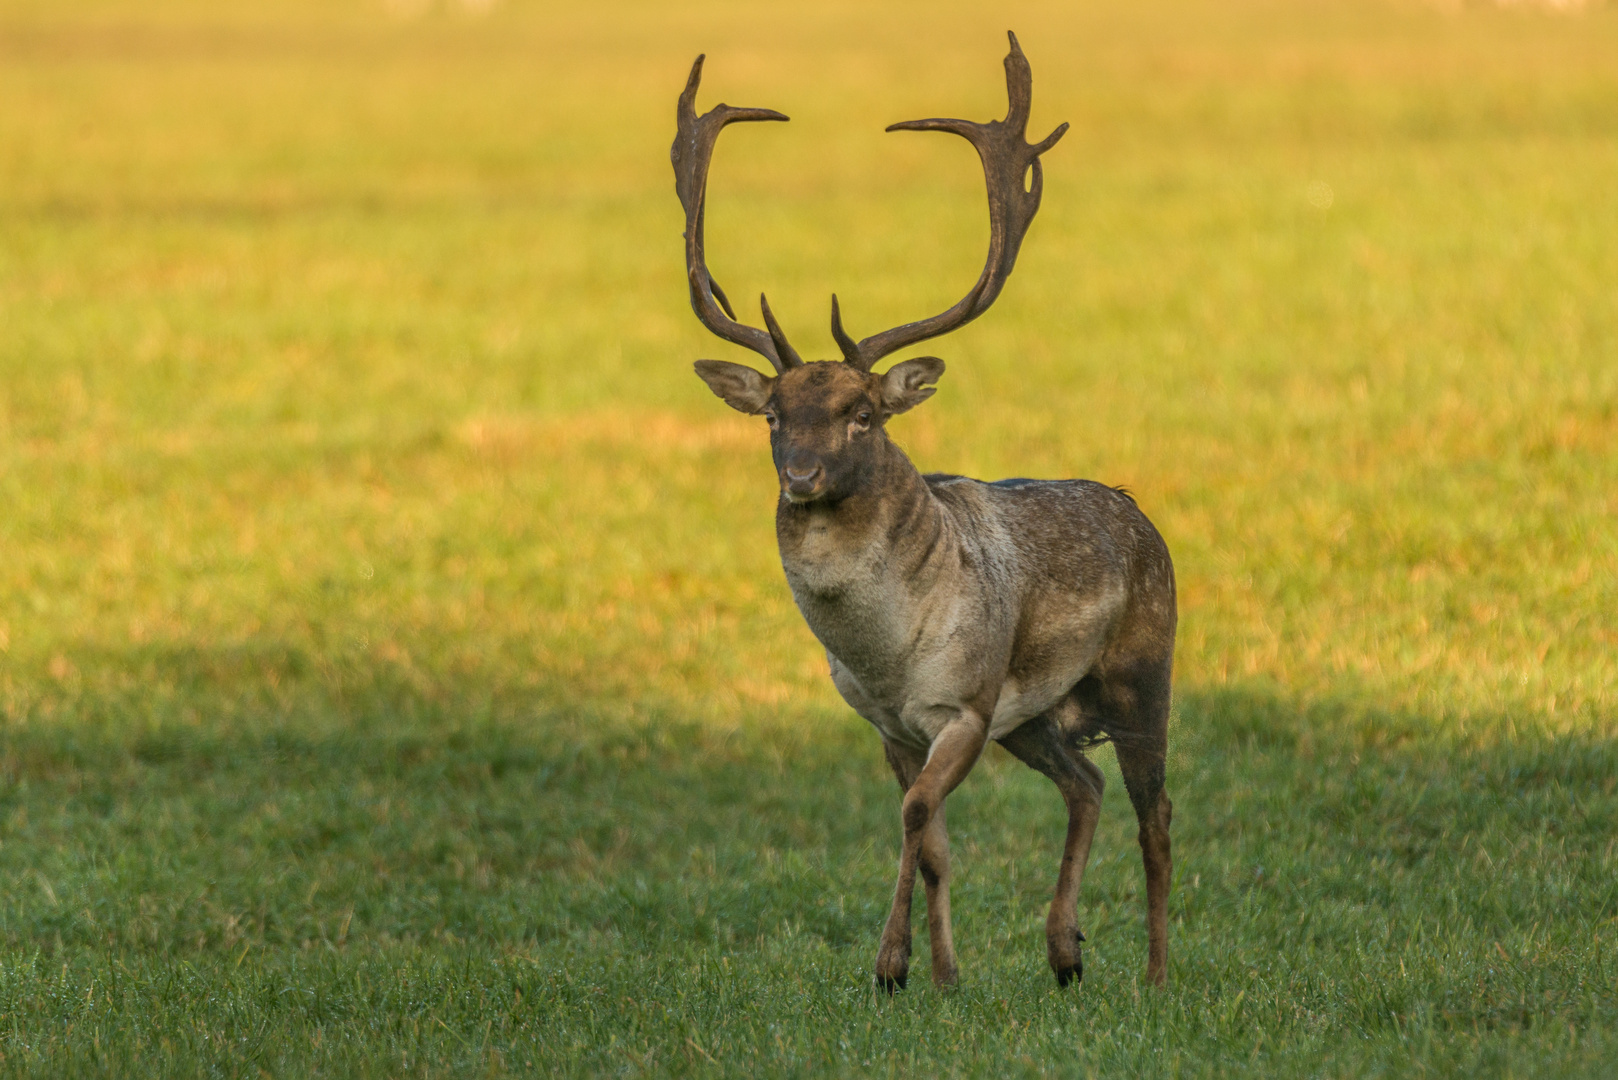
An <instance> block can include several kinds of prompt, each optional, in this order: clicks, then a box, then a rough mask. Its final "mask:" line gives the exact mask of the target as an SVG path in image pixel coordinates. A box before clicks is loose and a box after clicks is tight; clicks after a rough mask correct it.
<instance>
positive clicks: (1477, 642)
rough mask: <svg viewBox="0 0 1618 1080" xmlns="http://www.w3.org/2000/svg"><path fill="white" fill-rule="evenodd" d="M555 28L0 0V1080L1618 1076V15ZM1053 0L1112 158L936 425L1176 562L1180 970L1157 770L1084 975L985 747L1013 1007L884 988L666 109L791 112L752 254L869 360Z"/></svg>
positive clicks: (1073, 152)
mask: <svg viewBox="0 0 1618 1080" xmlns="http://www.w3.org/2000/svg"><path fill="white" fill-rule="evenodd" d="M549 7H550V6H548V5H540V4H524V3H520V2H518V0H511V2H509V3H505V4H499V5H496V6H495V7H494V8H493V9H492V10H491V11H490V12H489V13H487V14H486V15H483V16H477V15H474V14H469V13H468V11H467V10H466V9H464V8H463V7H462V6H461V5H459V4H437V5H428V6H427V8H426V10H425V12H424V13H421V14H418V15H414V16H412V15H410V14H409V11H410V10H411V9H412V5H410V4H407V3H393V4H391V5H390V4H386V3H383V2H381V0H378V2H376V3H374V4H371V3H365V2H358V0H357V2H354V3H350V4H317V3H313V2H309V3H288V4H280V5H274V6H270V5H250V4H245V3H243V4H217V3H213V4H203V3H200V2H197V3H188V2H182V0H165V2H163V3H158V4H139V5H137V4H134V3H130V2H127V0H85V2H83V3H79V4H75V5H71V6H65V5H60V4H53V3H44V2H31V0H4V2H0V1073H5V1074H57V1075H76V1076H82V1075H96V1074H106V1075H135V1074H139V1075H147V1074H155V1075H162V1074H175V1075H194V1074H199V1073H203V1074H209V1073H217V1074H221V1075H255V1074H259V1073H260V1072H261V1071H262V1072H263V1073H268V1074H270V1075H286V1076H299V1075H309V1074H321V1075H376V1076H397V1075H420V1074H426V1075H445V1074H448V1075H456V1074H485V1073H487V1074H493V1075H500V1074H502V1073H513V1074H523V1073H533V1074H553V1073H564V1074H567V1073H572V1074H595V1073H612V1074H629V1075H661V1074H667V1073H697V1074H735V1075H749V1076H752V1075H776V1074H780V1075H791V1074H803V1075H811V1074H843V1075H862V1076H863V1075H869V1074H889V1073H914V1072H921V1071H923V1070H926V1071H936V1072H942V1073H947V1074H969V1075H995V1076H998V1075H1002V1074H1028V1075H1035V1074H1039V1075H1044V1074H1072V1075H1092V1074H1093V1075H1098V1076H1099V1075H1149V1076H1219V1075H1226V1074H1228V1073H1231V1072H1234V1071H1238V1070H1247V1071H1252V1072H1258V1073H1270V1074H1277V1075H1293V1074H1298V1075H1323V1076H1359V1075H1380V1074H1387V1075H1400V1076H1405V1075H1423V1074H1425V1075H1449V1074H1460V1075H1484V1076H1510V1075H1520V1076H1528V1075H1536V1076H1537V1075H1588V1076H1603V1075H1611V1072H1612V1068H1613V1066H1612V1064H1611V1062H1612V1061H1613V1060H1618V949H1615V945H1618V790H1615V788H1618V659H1615V647H1618V630H1615V625H1618V624H1615V620H1614V617H1613V614H1612V613H1613V612H1614V611H1615V610H1618V530H1615V528H1614V526H1613V522H1614V521H1615V520H1618V293H1615V291H1614V290H1613V288H1612V282H1614V281H1618V196H1615V194H1614V189H1613V178H1614V177H1615V176H1618V12H1614V11H1613V10H1610V9H1609V8H1608V7H1603V6H1596V7H1592V8H1590V9H1587V10H1584V11H1582V12H1580V13H1577V14H1572V15H1561V16H1558V15H1551V14H1547V13H1545V12H1543V11H1540V10H1537V9H1532V8H1526V9H1520V10H1517V9H1513V10H1505V11H1502V10H1495V9H1492V8H1470V7H1466V8H1461V9H1460V10H1457V11H1449V12H1446V11H1441V10H1438V9H1436V8H1431V7H1425V6H1419V5H1408V6H1382V5H1377V4H1372V3H1364V4H1355V5H1349V4H1340V3H1322V4H1308V5H1303V4H1295V5H1294V4H1279V3H1261V2H1258V0H1252V2H1245V0H1244V2H1243V3H1240V4H1234V5H1233V4H1195V3H1189V2H1187V3H1174V4H1153V5H1148V6H1144V7H1143V6H1141V5H1124V4H1117V5H1091V6H1083V7H1076V6H1075V5H1071V4H1057V3H1037V4H1026V5H1012V7H1011V8H1009V9H1008V8H1005V7H1004V6H1003V5H1002V6H1000V7H992V6H989V5H970V4H944V5H938V4H932V5H917V4H904V5H885V6H881V8H880V10H877V9H876V6H874V5H868V4H867V5H853V4H849V5H835V4H821V5H815V6H813V7H812V8H811V7H810V6H808V5H804V6H802V7H801V8H800V9H799V10H796V11H787V10H776V9H775V8H771V7H761V6H760V5H756V4H754V5H743V4H739V3H719V2H713V3H706V4H702V5H697V6H692V5H680V6H674V7H670V6H666V5H652V4H627V3H625V4H618V5H595V6H593V7H592V6H583V7H573V8H569V9H567V10H562V11H552V10H549ZM1008 25H1010V26H1012V27H1014V28H1015V29H1016V30H1017V31H1018V32H1019V36H1020V37H1021V39H1022V41H1023V43H1024V46H1025V48H1026V49H1027V51H1028V54H1029V57H1030V60H1031V61H1032V63H1033V66H1034V70H1035V77H1036V97H1035V119H1034V126H1036V127H1039V128H1040V132H1039V133H1040V134H1043V132H1044V131H1045V130H1048V128H1049V127H1050V126H1053V125H1054V124H1055V123H1056V122H1058V121H1060V120H1064V119H1065V120H1070V121H1072V122H1073V125H1074V127H1073V131H1072V132H1071V133H1070V134H1069V135H1068V136H1067V138H1066V139H1065V140H1064V141H1063V143H1062V144H1061V145H1060V146H1059V147H1058V148H1057V149H1056V150H1055V151H1053V152H1052V153H1051V155H1050V156H1049V157H1048V159H1047V189H1046V196H1045V205H1044V208H1043V210H1042V212H1041V215H1040V217H1039V219H1038V221H1037V223H1036V224H1035V225H1034V227H1033V229H1032V230H1031V232H1030V234H1029V238H1028V241H1027V243H1026V245H1025V247H1024V250H1023V254H1022V257H1021V260H1020V262H1019V266H1018V270H1017V273H1016V275H1015V276H1014V277H1013V279H1012V282H1011V285H1010V287H1009V288H1008V290H1007V292H1006V294H1005V295H1004V296H1003V297H1002V299H1001V300H1000V301H999V303H998V304H997V306H996V308H995V310H994V312H993V313H992V314H991V315H989V316H988V317H986V318H985V319H983V320H980V321H979V322H977V323H974V324H973V325H972V326H971V327H969V328H967V329H965V330H964V331H962V332H961V333H959V334H957V335H955V336H954V337H952V338H951V339H949V340H948V341H946V342H941V343H939V345H938V348H937V351H939V352H940V353H941V355H943V356H944V357H945V358H946V359H947V360H948V361H949V364H950V370H949V373H948V375H947V376H946V377H945V380H944V382H943V384H942V385H941V389H940V393H939V394H938V396H937V397H936V398H935V399H934V400H933V401H931V402H929V403H928V404H927V405H926V406H925V407H924V408H922V409H920V410H918V411H917V412H916V413H914V414H911V415H908V416H906V417H904V418H903V419H902V420H899V421H897V422H896V423H895V425H894V432H895V434H896V436H897V438H898V439H899V440H900V441H901V442H902V443H903V444H904V445H905V446H907V447H908V448H910V449H911V451H912V453H913V456H914V457H915V458H916V459H917V461H918V464H920V465H921V466H922V467H924V468H929V469H949V470H959V471H965V472H971V473H976V474H979V475H987V476H997V475H1035V476H1038V475H1047V476H1056V475H1064V476H1065V475H1080V476H1090V477H1094V478H1096V479H1101V480H1105V481H1108V482H1112V483H1122V484H1127V485H1128V486H1129V487H1130V488H1131V489H1132V490H1133V491H1135V492H1136V494H1137V496H1138V498H1139V499H1140V501H1141V504H1142V506H1143V507H1144V508H1145V509H1146V510H1147V512H1148V513H1149V514H1150V515H1151V516H1152V518H1153V520H1154V521H1156V522H1157V523H1158V525H1159V526H1160V528H1161V529H1162V531H1163V533H1164V535H1165V536H1166V537H1167V538H1168V540H1169V543H1170V546H1171V548H1172V550H1173V551H1174V554H1175V558H1176V563H1177V567H1178V570H1179V576H1180V582H1181V590H1182V593H1181V607H1182V629H1181V638H1180V649H1179V654H1178V660H1177V663H1178V669H1177V675H1178V679H1177V705H1176V714H1175V720H1174V726H1173V729H1172V730H1173V733H1172V738H1173V740H1174V749H1173V753H1172V757H1171V762H1170V773H1169V785H1170V791H1171V793H1172V795H1173V797H1174V799H1175V805H1176V814H1175V844H1176V857H1177V862H1176V884H1175V892H1174V896H1173V900H1172V905H1171V927H1170V934H1171V938H1170V986H1169V989H1168V990H1167V991H1165V992H1154V991H1152V990H1150V989H1148V988H1146V987H1143V986H1142V985H1141V983H1140V975H1141V971H1142V968H1143V965H1144V959H1145V942H1144V933H1143V929H1142V926H1141V909H1142V906H1143V904H1142V897H1141V891H1142V886H1141V875H1140V868H1139V860H1138V856H1137V854H1136V848H1135V844H1134V835H1133V833H1134V830H1133V817H1132V814H1131V813H1130V812H1129V809H1128V804H1127V799H1125V798H1124V796H1123V792H1122V785H1121V784H1120V783H1118V782H1116V775H1115V772H1114V771H1113V768H1112V761H1111V756H1110V754H1109V753H1108V752H1106V751H1102V752H1100V753H1099V755H1098V759H1099V760H1100V761H1101V763H1102V765H1103V767H1104V768H1105V769H1106V770H1107V771H1108V773H1109V775H1110V776H1112V777H1113V780H1114V782H1113V783H1111V784H1110V786H1109V788H1108V792H1107V805H1106V809H1105V812H1104V816H1103V821H1102V826H1101V830H1100V832H1099V834H1098V838H1097V843H1096V848H1095V854H1094V857H1093V860H1092V864H1091V870H1090V873H1089V875H1088V877H1087V879H1086V883H1085V889H1084V894H1083V897H1082V901H1081V903H1082V907H1081V925H1083V926H1084V928H1085V931H1086V933H1087V934H1088V935H1089V938H1090V943H1091V944H1090V947H1089V948H1088V950H1087V954H1086V960H1087V963H1086V978H1085V981H1084V983H1083V985H1082V987H1081V988H1078V989H1077V990H1076V992H1075V991H1069V992H1059V991H1057V990H1056V988H1055V985H1054V980H1053V979H1052V978H1051V976H1050V973H1049V971H1048V970H1047V969H1046V966H1045V961H1044V947H1043V910H1044V905H1045V902H1046V900H1047V897H1048V893H1049V889H1050V888H1051V886H1052V884H1053V883H1054V877H1055V870H1056V858H1057V854H1058V848H1059V844H1060V838H1061V834H1062V829H1063V817H1062V813H1061V807H1060V801H1059V799H1058V798H1057V797H1056V794H1055V792H1054V790H1052V789H1051V788H1050V786H1049V784H1048V783H1047V782H1046V781H1045V780H1044V779H1043V778H1041V777H1039V776H1037V775H1035V774H1033V773H1031V772H1029V771H1027V770H1025V769H1023V768H1022V767H1021V766H1020V765H1017V764H1016V763H1014V762H1011V761H1009V759H1007V758H1006V756H1005V755H1003V754H1001V753H999V752H997V751H996V752H993V753H991V754H990V755H989V756H988V757H986V759H985V761H984V763H983V764H982V765H981V766H980V767H979V769H978V771H977V772H976V773H975V774H974V775H973V777H972V778H971V779H970V780H969V781H968V782H967V783H966V784H965V785H964V787H963V788H962V789H961V791H960V792H959V793H957V795H956V796H955V797H954V798H953V799H952V801H951V814H950V820H951V831H952V834H953V838H954V845H955V852H956V869H957V876H956V886H955V905H954V906H955V917H956V934H957V942H958V946H959V948H960V954H961V964H962V974H963V981H962V985H961V986H960V988H959V989H957V990H955V991H953V992H950V993H939V992H936V991H934V990H933V989H931V988H929V987H926V986H924V985H916V986H913V987H912V989H910V990H908V991H906V992H905V993H903V994H901V995H899V996H897V997H896V998H893V999H888V998H886V997H883V996H880V995H877V994H876V993H875V992H874V991H873V990H872V988H871V987H870V985H869V983H870V980H869V968H870V964H871V962H872V960H873V958H874V950H875V944H876V936H877V933H878V931H879V929H880V923H881V918H882V915H883V913H884V911H885V908H886V902H887V899H888V893H889V890H890V889H891V887H892V871H893V866H894V863H895V856H896V854H897V844H898V832H899V829H898V813H897V811H898V806H897V798H896V791H895V789H894V787H893V783H892V780H891V778H890V777H888V775H887V771H886V768H885V766H883V764H882V761H881V750H880V745H879V742H878V740H877V739H876V737H875V735H874V734H873V733H872V732H870V731H869V730H868V729H867V727H866V726H865V725H864V723H863V722H862V721H859V720H858V719H857V718H856V717H853V716H852V714H850V713H849V712H848V710H847V709H846V708H845V707H843V706H842V705H841V704H840V702H839V701H838V700H837V698H836V696H835V692H834V691H833V690H832V688H831V686H830V685H829V681H828V680H827V679H826V677H825V673H824V659H823V657H822V656H821V655H820V654H819V653H818V650H817V647H816V645H815V643H814V641H813V639H812V638H811V637H810V635H809V633H808V631H807V630H806V629H805V628H804V627H803V625H802V623H801V620H800V619H799V618H798V616H797V614H796V612H795V610H794V609H793V607H792V604H791V600H790V597H789V596H788V594H787V590H786V588H785V584H784V582H783V581H782V580H781V576H780V569H779V565H778V563H777V558H776V553H775V550H774V541H773V532H772V528H771V513H772V495H771V491H772V478H771V474H770V467H769V464H768V457H767V454H766V451H765V442H764V436H763V432H762V431H761V430H759V428H758V425H756V424H753V423H750V422H748V421H746V420H744V419H742V418H739V417H736V416H734V415H733V414H731V413H729V412H728V410H725V409H724V407H723V406H722V405H721V404H720V403H719V402H717V401H715V400H714V399H713V398H712V397H711V396H710V395H709V394H708V392H707V391H706V389H705V388H703V387H702V385H701V384H700V383H699V382H698V381H697V380H696V379H695V378H693V377H692V375H691V373H690V361H691V360H693V359H695V358H697V357H699V356H720V357H728V358H732V359H741V360H746V359H747V358H748V357H747V355H746V354H740V353H738V352H736V351H734V350H732V349H731V348H730V347H729V346H724V345H723V344H722V343H720V342H718V341H716V340H715V339H712V338H710V337H708V336H707V335H706V334H705V333H704V332H703V331H702V330H701V328H700V327H699V326H698V325H697V324H696V321H695V319H694V318H693V317H692V316H691V314H690V312H689V310H688V309H687V306H686V302H685V291H684V283H683V280H682V267H681V264H680V245H679V230H680V216H679V209H678V204H677V202H676V200H675V198H674V194H673V185H672V182H671V179H672V178H671V176H670V174H669V169H668V165H667V159H666V153H667V145H668V142H669V139H670V138H671V136H672V126H673V103H674V95H675V94H676V93H677V91H678V89H679V87H680V85H681V83H682V80H683V78H684V76H685V72H686V68H687V65H688V64H689V62H690V60H691V58H692V56H694V55H695V54H696V53H697V52H699V51H707V52H708V53H709V57H710V59H709V65H708V69H707V75H706V85H705V88H704V96H703V99H702V100H703V103H704V104H706V103H711V102H714V101H719V100H725V101H730V102H732V103H739V104H749V105H751V104H757V105H765V106H770V107H775V108H780V109H782V110H783V111H786V112H788V113H789V114H791V115H792V116H793V118H794V119H793V123H792V124H790V125H769V126H760V127H758V128H756V129H736V130H733V131H731V132H729V133H727V135H726V136H725V139H724V141H723V142H722V144H721V147H720V150H719V153H718V155H717V158H716V165H715V175H714V180H713V194H712V209H711V211H710V248H711V251H712V262H713V267H714V270H715V273H716V275H717V276H718V277H719V278H720V280H721V281H723V282H724V284H725V286H726V288H727V289H728V291H729V292H730V294H731V295H732V296H733V297H743V296H748V295H750V294H752V293H757V292H758V291H760V290H761V289H768V290H769V292H770V294H771V297H772V301H773V306H774V307H775V308H776V310H777V312H778V313H780V315H781V316H782V319H783V321H784V323H785V325H786V327H787V329H788V331H789V333H791V334H792V336H793V339H794V342H795V343H796V344H797V345H798V347H799V348H800V349H801V350H803V351H805V352H806V353H819V354H826V353H828V352H829V351H830V350H831V348H832V345H831V341H830V335H829V333H828V332H827V329H826V316H827V297H828V294H829V293H830V292H831V291H832V290H833V289H836V290H837V291H838V293H839V295H840V296H841V297H842V298H843V300H844V301H845V314H846V317H847V319H848V322H849V324H850V328H851V329H852V330H853V331H854V332H855V333H856V334H865V333H870V332H873V331H874V330H877V329H880V328H881V327H883V326H886V325H891V324H894V323H898V322H901V321H904V320H905V319H908V318H912V317H915V316H917V315H920V314H923V313H928V312H930V311H932V310H937V309H939V308H941V307H943V306H945V305H947V304H948V303H950V302H952V301H953V300H954V299H955V298H956V296H957V295H959V293H960V292H962V291H963V290H964V289H965V287H966V286H967V284H968V283H969V282H970V281H971V279H972V277H973V275H975V274H976V272H977V269H978V266H979V265H980V260H981V257H982V243H983V235H982V233H983V225H982V214H983V210H982V193H981V176H980V174H979V173H978V172H977V170H976V166H975V163H974V162H973V161H972V158H971V153H970V151H969V150H968V149H966V148H965V147H964V146H959V145H952V144H951V142H950V141H949V140H945V139H942V138H932V137H926V136H910V135H904V136H898V135H895V136H888V135H884V134H882V132H881V128H882V126H883V125H884V124H886V123H888V122H891V121H894V120H898V119H905V118H909V117H912V116H924V115H937V114H944V115H952V114H953V115H965V116H971V117H987V116H989V115H991V114H992V113H994V112H996V111H997V110H998V109H999V108H1000V107H1001V104H1002V100H1003V99H1002V98H1001V93H1002V91H1001V84H1000V68H999V60H1000V57H1001V55H1002V50H1003V47H1004V45H1003V43H1004V38H1003V37H1002V36H1001V35H1002V34H1003V32H1004V30H1005V29H1006V28H1007V26H1008ZM1321 185H1325V186H1326V187H1327V188H1329V189H1330V193H1331V199H1330V205H1329V206H1322V205H1319V204H1321V203H1322V202H1324V201H1326V200H1324V199H1323V198H1322V197H1321V192H1322V191H1323V190H1324V189H1323V188H1322V187H1321ZM918 906H919V905H918ZM924 940H925V933H922V934H921V935H920V936H919V938H918V948H919V950H920V952H921V954H922V955H923V956H924V954H925V944H924ZM918 959H920V958H919V957H918ZM918 970H922V969H921V968H918Z"/></svg>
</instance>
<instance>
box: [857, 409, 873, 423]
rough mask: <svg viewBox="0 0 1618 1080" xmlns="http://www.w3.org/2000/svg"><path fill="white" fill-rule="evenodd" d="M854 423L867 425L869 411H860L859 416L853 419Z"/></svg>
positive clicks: (869, 416)
mask: <svg viewBox="0 0 1618 1080" xmlns="http://www.w3.org/2000/svg"><path fill="white" fill-rule="evenodd" d="M854 422H855V423H856V424H861V425H864V424H869V423H870V422H871V410H870V409H861V410H860V411H859V414H858V415H857V416H855V417H854Z"/></svg>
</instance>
